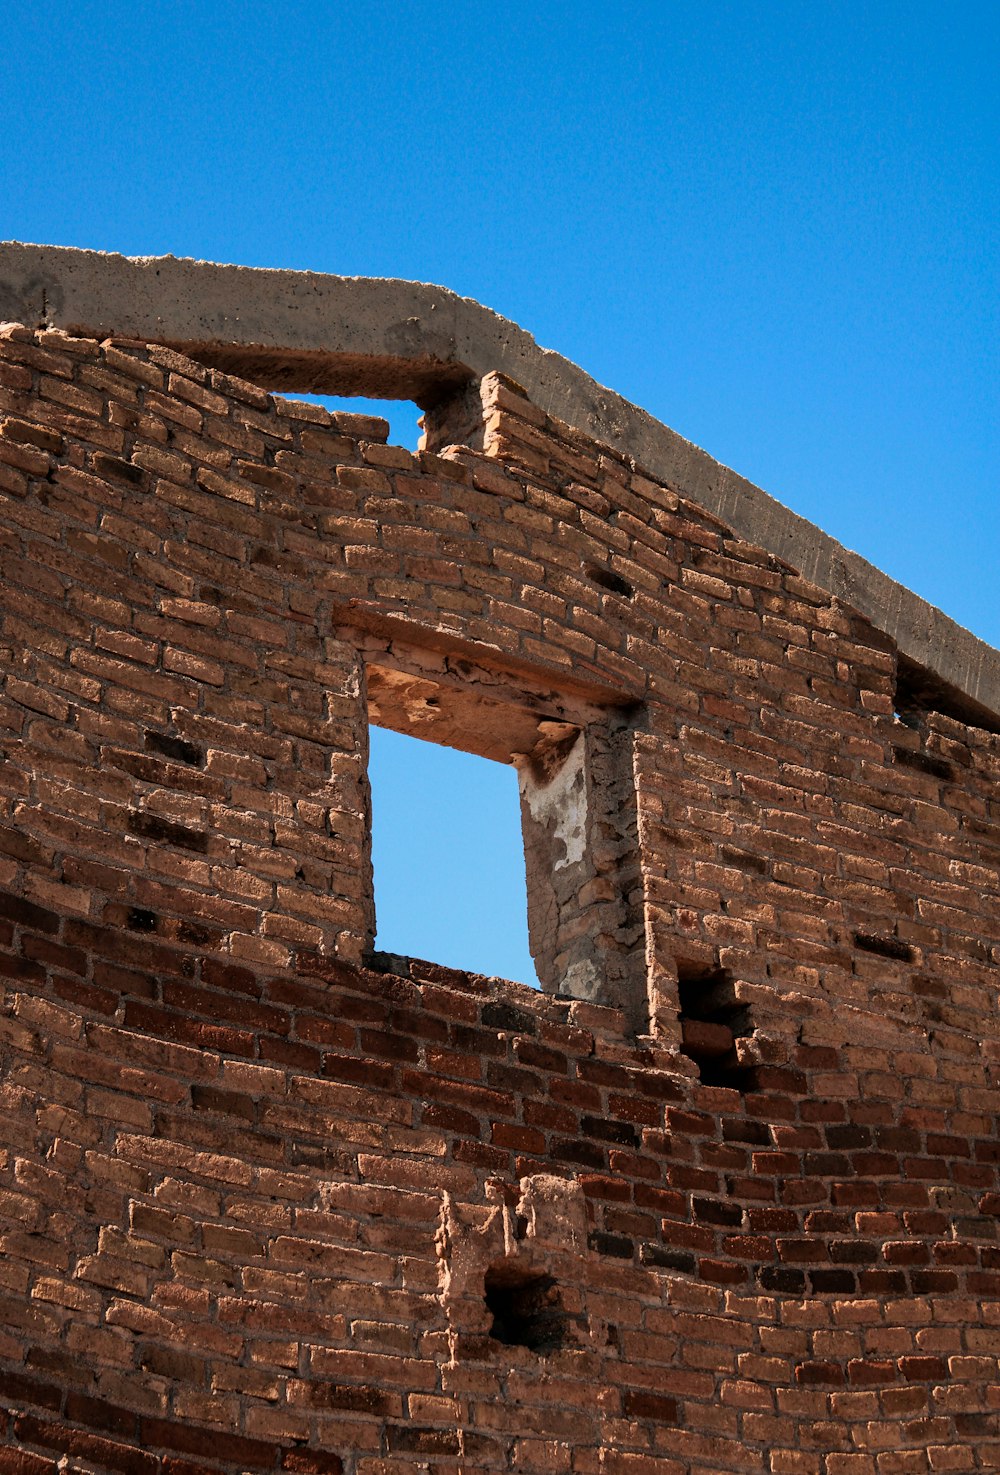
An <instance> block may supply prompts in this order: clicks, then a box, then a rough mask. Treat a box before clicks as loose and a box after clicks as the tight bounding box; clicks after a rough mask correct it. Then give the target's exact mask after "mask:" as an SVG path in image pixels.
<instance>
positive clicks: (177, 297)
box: [0, 241, 1000, 726]
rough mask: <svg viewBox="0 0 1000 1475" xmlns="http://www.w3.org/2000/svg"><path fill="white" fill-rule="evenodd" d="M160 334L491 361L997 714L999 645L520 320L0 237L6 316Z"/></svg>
mask: <svg viewBox="0 0 1000 1475" xmlns="http://www.w3.org/2000/svg"><path fill="white" fill-rule="evenodd" d="M4 320H7V321H16V322H23V323H25V324H27V325H28V326H31V327H34V326H46V327H53V328H62V329H65V330H67V331H69V332H78V333H85V334H87V335H88V336H96V337H99V338H100V337H106V336H109V335H112V334H113V335H117V336H119V337H125V338H137V339H142V340H145V341H150V342H159V343H165V344H169V345H171V346H173V347H175V348H178V349H180V350H182V351H184V352H186V353H189V354H190V355H191V356H192V357H194V358H197V359H200V360H201V361H203V362H206V363H211V364H214V365H216V366H217V367H220V368H224V369H227V370H229V371H230V372H232V373H237V374H242V375H243V377H246V378H249V379H253V380H254V381H255V382H257V383H259V384H261V385H262V386H264V387H265V388H271V389H278V390H295V389H298V390H299V391H301V392H305V391H315V392H321V393H322V392H324V391H325V392H327V393H341V394H345V393H353V394H370V395H374V396H378V397H383V398H389V399H392V398H399V399H415V400H417V402H418V403H421V404H423V405H425V406H427V405H430V404H433V403H434V401H435V400H436V399H439V398H442V397H444V396H445V395H447V394H448V393H450V392H452V391H453V390H454V388H455V387H456V386H458V385H461V384H462V383H464V382H468V381H469V380H472V379H477V378H481V377H482V375H484V374H486V373H489V372H491V371H494V370H497V371H499V372H501V373H503V374H506V375H508V376H509V377H510V378H511V379H513V380H515V381H516V382H517V383H518V384H520V385H521V386H522V387H523V389H524V390H525V391H526V393H527V394H528V397H529V398H530V399H531V401H532V402H533V403H534V404H535V405H536V406H538V408H539V409H541V410H544V411H545V412H546V413H547V414H549V415H551V416H553V418H555V419H558V420H562V421H563V422H565V423H566V424H567V425H569V426H570V427H572V428H573V429H575V430H578V431H580V432H582V433H583V434H584V435H586V436H589V437H591V438H593V439H594V440H596V441H599V442H601V443H603V444H605V445H607V446H609V447H610V448H611V449H612V450H614V451H617V452H618V453H620V454H621V455H624V456H627V457H629V458H630V459H631V460H632V461H634V462H635V464H636V465H637V467H639V468H640V469H641V470H642V471H644V472H646V473H647V474H649V475H650V476H651V477H653V478H655V479H656V480H658V481H663V482H666V483H668V484H669V485H670V486H672V487H673V488H674V489H675V490H677V491H678V492H679V493H680V494H681V495H683V496H685V497H688V498H690V499H691V500H692V501H693V502H696V503H698V504H699V505H700V506H702V507H704V508H705V509H706V510H707V511H709V512H711V513H712V514H713V515H715V516H716V517H718V518H719V519H720V520H721V521H723V522H724V523H726V524H727V525H728V526H729V527H731V528H732V529H733V531H734V532H736V533H738V534H739V535H740V536H741V537H743V538H746V539H748V540H749V541H750V542H752V543H754V544H756V545H757V546H758V547H762V548H765V549H766V550H767V551H768V552H770V553H773V554H775V555H776V556H777V557H779V558H781V559H783V560H784V561H785V562H786V563H788V564H789V565H791V567H792V568H794V569H796V570H798V571H799V572H800V573H801V574H802V575H803V576H804V577H805V578H807V579H809V580H810V581H812V582H813V583H815V584H817V585H819V586H820V587H821V588H823V589H825V590H827V591H829V593H831V594H832V595H834V596H835V597H836V598H838V599H840V600H843V601H844V603H846V604H848V605H850V606H851V607H852V608H854V609H856V610H858V611H859V612H860V613H861V614H863V615H865V616H866V617H867V618H868V619H869V620H871V621H872V623H873V624H874V625H875V626H876V628H878V629H879V630H881V631H883V632H884V633H885V634H886V635H888V636H889V637H890V638H891V639H892V640H894V641H895V642H896V645H897V647H898V649H899V650H900V652H901V654H902V655H903V656H905V657H906V658H908V659H909V660H910V661H912V662H913V663H914V664H915V665H917V666H919V667H922V668H923V669H924V670H926V671H927V672H929V673H930V674H931V676H932V677H933V678H934V679H935V680H936V681H937V682H938V683H940V684H941V685H942V686H943V687H945V688H946V689H948V690H949V691H951V692H953V693H955V695H956V696H957V697H958V698H959V704H960V705H962V700H961V699H964V706H965V709H966V711H967V713H968V715H969V716H970V718H971V719H972V720H974V721H975V720H977V719H979V720H984V721H986V720H987V719H990V720H989V721H987V725H990V726H996V723H997V714H1000V652H998V651H996V650H995V649H994V648H993V647H992V646H990V645H987V644H986V643H985V642H984V641H982V640H979V639H978V638H977V637H976V636H974V635H972V634H971V633H970V632H969V631H967V630H965V629H963V628H962V627H961V626H960V625H958V624H957V623H956V622H955V621H954V620H952V619H950V618H949V617H948V616H947V615H946V614H944V613H943V612H942V611H941V610H939V609H936V608H935V607H934V606H933V605H931V604H928V603H927V602H926V601H925V600H923V599H921V598H920V597H919V596H918V595H916V594H914V593H913V592H912V591H911V590H909V589H907V588H905V587H904V586H903V585H901V584H898V583H896V581H895V580H893V579H891V578H889V577H888V575H886V574H884V573H882V572H881V571H880V570H879V569H877V568H875V567H874V566H873V565H872V564H870V563H868V562H867V561H866V560H865V559H864V558H862V557H860V555H859V554H856V553H852V552H850V551H849V550H848V549H846V548H844V547H843V546H842V545H841V544H840V543H838V542H837V541H836V540H835V539H834V538H831V537H829V536H828V535H827V534H826V533H824V532H822V531H821V529H819V528H818V527H816V526H815V525H814V524H812V523H810V522H807V521H806V519H805V518H803V517H799V516H798V515H797V514H796V513H794V512H791V511H790V510H789V509H788V508H787V507H784V506H783V505H782V504H781V503H780V502H778V501H776V500H775V499H774V498H773V497H771V496H769V495H768V494H767V493H766V492H764V491H762V490H761V488H760V487H758V486H755V485H754V484H753V482H750V481H747V480H746V478H744V477H742V476H739V475H738V474H737V473H736V472H734V471H731V470H730V469H729V468H728V467H726V466H723V465H722V464H721V463H720V462H718V461H716V460H715V459H714V458H713V457H711V456H710V455H708V454H707V452H705V451H703V450H700V449H699V448H698V447H697V446H695V445H692V444H691V442H690V441H687V440H685V439H684V438H683V437H682V436H680V435H678V434H677V433H676V432H675V431H673V430H670V429H669V428H668V427H667V426H666V425H663V424H662V423H661V422H660V421H658V420H656V419H655V418H654V417H653V416H652V415H650V414H648V413H647V412H646V411H645V410H642V409H640V408H639V407H638V406H636V405H633V404H630V403H629V402H628V401H627V400H625V399H623V398H622V396H621V395H618V394H616V393H615V392H614V391H613V390H610V389H606V388H604V387H603V386H602V385H600V384H598V383H596V381H595V380H593V379H592V378H591V377H590V376H589V375H588V374H586V373H585V372H584V371H583V369H581V368H579V366H578V365H576V364H574V363H571V362H570V360H568V359H565V358H563V357H562V356H561V355H560V354H557V353H554V352H552V351H551V350H549V349H544V348H541V347H539V345H538V344H537V343H536V342H535V340H534V338H532V336H531V334H530V333H527V332H526V331H525V330H524V329H523V328H520V327H518V325H517V324H516V323H513V322H510V321H509V320H508V319H506V318H503V317H500V316H499V314H497V313H495V312H493V311H491V310H490V309H489V308H487V307H483V306H481V305H480V304H479V303H478V302H475V301H473V300H472V299H471V298H465V297H459V296H458V295H457V294H456V293H454V292H451V291H449V290H448V289H447V288H444V287H437V286H431V285H427V284H424V283H419V282H407V281H400V280H395V279H389V278H371V277H340V276H331V275H326V274H323V273H318V272H304V271H286V270H273V269H269V268H261V267H246V266H227V265H216V264H214V263H211V262H202V261H192V260H184V259H181V258H177V257H173V256H156V257H125V256H119V255H113V254H111V253H106V252H100V251H87V250H79V249H77V248H74V247H66V246H36V245H28V244H24V243H21V242H16V241H9V242H3V243H0V321H4Z"/></svg>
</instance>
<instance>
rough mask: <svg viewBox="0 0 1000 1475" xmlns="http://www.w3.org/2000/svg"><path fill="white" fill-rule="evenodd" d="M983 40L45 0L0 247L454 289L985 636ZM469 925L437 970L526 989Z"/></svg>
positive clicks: (989, 326) (21, 33)
mask: <svg viewBox="0 0 1000 1475" xmlns="http://www.w3.org/2000/svg"><path fill="white" fill-rule="evenodd" d="M998 43H1000V5H998V4H997V3H996V0H992V3H988V4H987V3H978V0H967V3H961V4H955V3H947V4H946V3H927V0H910V3H905V4H904V3H898V0H879V3H878V4H867V3H860V0H852V3H848V0H827V3H823V0H811V3H805V0H798V3H787V0H773V3H768V4H764V3H757V0H746V3H742V4H738V3H727V0H718V3H716V0H705V3H703V4H697V5H693V4H691V3H687V4H677V3H671V0H661V3H657V4H655V5H654V4H644V3H639V4H635V5H633V6H631V7H627V8H622V7H617V6H611V5H606V4H605V5H598V4H588V3H585V0H582V3H576V4H564V3H552V4H541V5H539V4H537V3H536V4H531V5H528V4H522V3H519V0H514V3H509V4H507V5H505V6H503V7H499V8H498V7H486V6H482V5H477V4H465V5H450V4H437V5H429V4H424V3H420V0H415V3H410V4H408V5H405V6H403V5H390V4H367V5H366V4H360V5H343V4H331V3H327V4H324V5H309V4H297V3H287V4H284V5H281V6H274V5H268V6H264V5H255V4H241V5H236V4H228V3H205V0H200V3H197V4H195V3H191V0H160V3H158V4H156V5H152V4H135V3H129V4H123V3H120V0H111V3H103V4H99V5H97V4H91V3H86V0H77V3H73V4H69V3H61V4H53V3H46V0H35V3H33V4H32V5H30V6H28V5H22V6H16V7H8V13H7V14H5V18H4V52H5V64H4V77H3V85H2V87H0V124H2V128H0V180H2V185H3V188H2V193H0V236H2V237H13V238H17V239H22V240H29V241H43V242H52V243H55V244H64V245H79V246H88V247H95V248H99V249H106V250H116V251H122V252H124V253H126V254H162V253H166V252H172V253H174V254H175V255H179V256H198V257H206V258H210V259H214V260H219V261H238V262H242V263H246V264H251V265H262V266H287V267H303V268H312V269H316V270H324V271H332V272H340V273H346V274H359V275H385V276H400V277H409V278H414V279H419V280H423V281H433V282H439V283H442V284H443V285H445V286H448V287H451V288H453V289H454V290H456V291H458V292H461V293H463V294H466V295H469V296H472V297H475V298H478V299H479V300H480V301H482V302H485V303H487V304H488V305H489V306H491V307H493V308H495V309H496V310H497V311H498V312H501V313H503V314H505V315H506V316H508V317H511V318H514V319H515V320H516V321H517V322H519V323H520V324H521V325H522V326H523V327H525V328H527V329H528V330H529V331H531V332H532V333H533V334H534V335H535V337H536V338H537V339H538V340H539V342H541V343H542V344H544V345H546V346H547V347H552V348H556V349H558V350H559V351H560V352H562V353H564V354H566V355H567V356H568V357H569V358H571V359H574V360H576V361H577V362H578V363H580V364H582V365H583V367H584V368H586V369H587V370H588V371H589V372H590V373H591V374H593V375H594V376H595V377H596V378H597V379H599V380H601V381H602V382H604V383H607V384H610V385H611V386H613V387H614V388H615V389H617V390H619V391H620V392H621V393H623V394H625V395H627V396H628V397H629V398H630V399H633V400H635V401H636V402H638V403H639V404H641V405H643V406H644V407H645V408H646V409H648V410H650V411H651V412H652V413H653V414H655V415H657V416H659V417H660V418H661V419H662V420H664V421H666V423H667V424H669V425H671V426H672V427H673V428H674V429H675V430H678V431H680V432H681V434H683V435H685V436H687V437H689V438H690V439H692V440H694V441H696V442H698V443H699V444H701V445H703V446H705V447H706V449H707V450H709V451H711V452H712V454H713V455H715V456H717V457H718V458H719V459H720V460H722V461H724V462H726V463H728V464H729V465H732V466H734V467H735V468H736V469H737V470H738V471H740V472H742V473H743V474H744V475H746V476H749V477H750V478H751V479H752V480H754V481H756V482H758V483H759V484H760V485H762V486H764V487H765V488H766V489H767V490H768V491H769V492H771V493H772V494H773V495H774V496H776V497H778V498H779V499H780V500H781V501H783V502H785V503H786V504H787V505H789V506H791V507H793V508H794V509H795V510H796V511H797V512H800V513H802V514H803V515H804V516H806V517H808V518H810V519H812V520H813V521H815V522H817V523H818V524H820V525H821V526H822V527H823V528H825V529H826V530H827V531H828V532H830V533H832V534H833V535H834V536H835V537H838V538H840V539H841V541H843V542H845V543H846V544H848V545H849V546H850V547H853V548H856V549H857V550H858V551H859V552H861V553H862V554H864V555H865V556H866V557H868V558H869V559H871V560H872V561H873V562H874V563H876V564H878V565H880V566H881V567H882V568H884V569H885V570H886V571H887V572H889V573H891V574H892V575H893V576H894V577H896V578H898V579H900V580H901V581H902V582H904V583H906V584H908V585H909V586H910V587H911V588H913V589H915V590H916V591H917V592H918V593H920V594H922V595H923V596H924V597H925V598H928V599H930V600H931V601H932V602H933V603H935V604H938V605H940V606H941V607H942V608H944V609H946V610H947V611H948V612H949V614H951V615H952V616H954V618H956V619H957V620H959V621H960V622H961V623H962V624H965V625H967V626H968V627H969V628H971V629H972V630H974V631H975V632H976V633H977V634H979V635H981V636H983V637H984V638H985V639H987V640H989V641H991V642H992V643H994V644H1000V599H998V597H997V578H996V568H997V562H998V559H1000V503H998V495H997V494H998V480H1000V479H998V461H1000V457H998V421H1000V417H998V398H1000V396H998V387H1000V362H998V347H997V345H998V328H1000V323H998V316H1000V314H998V286H997V283H998V265H1000V263H998V254H1000V253H998V232H1000V224H998V222H1000V208H998V206H1000V200H998V195H1000V145H998V136H1000V130H998V122H1000V118H998V111H1000V106H998V96H1000V88H998V87H997V82H996V79H997V76H998V75H1000V65H998V64H1000V44H998ZM400 423H401V425H403V426H404V429H403V430H402V431H401V434H402V435H405V434H407V433H408V432H407V431H406V429H405V425H406V421H405V417H404V418H403V420H402V421H401V422H400ZM401 761H403V760H398V759H394V760H393V762H401ZM501 776H502V778H503V779H505V780H508V781H511V782H512V778H511V775H510V774H508V773H506V772H502V771H501ZM411 787H413V785H412V783H411ZM473 792H474V793H477V794H478V793H479V785H478V781H475V782H474V784H473ZM476 802H479V801H478V800H477V801H476ZM504 802H505V803H506V804H507V807H508V808H510V807H512V801H510V802H508V801H504ZM390 807H394V805H389V804H388V802H387V803H386V804H385V805H383V809H386V808H390ZM459 807H460V808H461V807H465V808H468V805H460V806H459ZM412 834H413V828H412V827H411V830H410V831H408V832H407V836H406V837H397V838H395V839H392V840H389V841H387V842H385V843H386V847H387V853H389V854H392V855H396V856H397V857H398V855H399V854H401V853H403V852H405V851H406V850H407V849H412V848H413V840H412ZM376 838H378V836H377V837H376ZM512 843H513V844H514V845H515V847H516V838H515V840H514V841H510V840H509V839H508V840H503V841H502V843H501V841H500V840H499V839H498V840H497V845H498V848H499V850H500V851H501V852H504V853H506V851H507V850H509V848H510V845H511V844H512ZM449 849H451V850H452V851H453V850H454V844H452V845H451V846H450V847H448V846H446V847H445V852H447V851H448V850H449ZM445 858H446V857H444V856H442V854H440V853H439V854H438V855H437V856H436V858H430V859H428V858H425V859H424V860H423V861H422V862H421V864H420V866H419V868H418V869H419V872H420V873H421V874H422V875H425V876H426V874H428V870H429V869H430V871H431V872H432V873H433V874H435V875H439V876H441V877H442V878H444V877H445V874H446V873H445V870H444V865H445ZM515 861H516V856H515ZM376 866H377V868H378V856H376ZM382 870H383V872H384V873H385V874H386V875H388V862H385V863H383V867H382ZM377 879H378V877H377ZM400 884H401V887H402V893H403V900H402V902H401V904H405V899H406V898H405V893H406V890H407V883H406V882H405V881H404V882H402V883H400ZM410 890H411V891H412V892H413V893H414V894H416V886H415V883H412V882H411V883H410ZM441 890H442V891H444V892H450V890H451V883H450V882H448V883H447V884H445V882H444V881H443V880H442V886H441ZM379 894H380V896H382V897H383V901H384V906H383V911H384V914H385V916H386V917H388V915H389V911H390V902H391V904H392V905H393V906H394V905H395V904H396V903H395V900H394V899H393V897H391V896H390V894H389V890H388V889H384V890H383V891H380V893H379ZM490 894H491V896H492V897H493V898H495V896H496V890H495V887H494V889H493V891H492V892H491V893H490ZM512 905H513V904H512ZM517 905H520V903H517ZM514 909H515V910H516V906H515V908H514ZM417 910H418V911H419V914H420V917H421V918H423V917H424V916H425V915H426V913H427V911H428V902H427V900H426V898H424V900H423V901H421V902H420V903H419V907H418V909H417ZM455 910H456V912H458V913H460V914H464V913H465V912H466V911H467V907H466V906H465V905H464V904H462V905H459V906H458V907H457V908H456V909H455ZM399 925H400V931H401V935H400V936H395V935H393V936H391V937H389V936H388V935H387V936H386V937H385V938H383V937H382V934H381V931H380V941H384V942H385V945H386V946H389V947H393V948H394V949H396V950H399V951H414V952H417V951H420V949H419V948H417V947H408V946H407V941H406V940H407V937H408V936H409V935H410V933H409V932H408V931H407V929H408V928H411V927H412V926H413V925H414V918H411V919H410V921H407V920H406V919H405V916H404V919H403V920H402V921H401V923H400V924H399ZM445 930H446V931H447V932H448V935H449V938H450V939H451V940H452V941H453V940H454V939H455V938H456V937H457V936H458V932H459V928H458V925H457V922H456V920H455V917H454V916H453V917H452V918H451V920H450V921H448V922H447V923H446V924H445ZM484 930H485V929H484V927H483V926H482V925H472V926H471V927H470V929H469V938H468V948H467V952H465V953H463V955H462V956H461V957H453V958H451V959H445V958H444V957H443V956H441V949H440V947H439V948H438V952H437V953H436V954H433V953H432V955H434V956H438V957H439V958H440V960H441V961H455V962H460V963H466V964H468V965H469V966H479V967H483V968H485V969H487V971H499V972H509V973H512V974H514V975H515V976H523V975H524V972H525V967H526V965H525V963H524V956H523V944H521V943H519V944H518V947H520V949H521V951H520V952H519V953H518V954H517V957H518V958H519V959H520V961H516V960H515V961H508V960H507V959H506V957H504V958H501V959H499V960H498V961H496V962H493V961H491V960H490V959H489V958H485V959H481V958H479V956H478V955H477V956H472V954H473V952H474V950H475V947H476V946H478V943H477V942H476V938H477V937H479V938H481V937H482V935H483V933H484ZM459 945H460V947H465V946H466V943H465V942H464V941H462V942H460V944H459ZM423 946H424V944H421V947H423ZM433 946H434V940H433V938H432V939H431V940H430V942H429V943H428V944H427V947H429V948H433ZM442 946H443V944H442Z"/></svg>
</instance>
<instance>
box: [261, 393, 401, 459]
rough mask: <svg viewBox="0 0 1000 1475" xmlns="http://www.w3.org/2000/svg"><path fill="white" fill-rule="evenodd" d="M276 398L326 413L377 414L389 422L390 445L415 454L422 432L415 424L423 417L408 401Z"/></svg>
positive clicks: (326, 396)
mask: <svg viewBox="0 0 1000 1475" xmlns="http://www.w3.org/2000/svg"><path fill="white" fill-rule="evenodd" d="M276 398H282V399H290V400H299V401H300V402H302V403H304V404H307V405H322V406H323V408H324V409H326V410H342V411H344V412H346V413H347V414H350V415H381V417H382V419H383V420H388V422H389V440H388V444H389V445H390V446H402V447H403V448H404V450H407V451H415V450H416V449H417V443H418V441H419V440H420V437H421V435H422V433H423V431H422V427H421V426H420V425H419V424H418V423H417V422H418V420H419V419H420V417H421V415H422V414H423V410H422V409H421V408H420V406H419V405H415V404H414V403H413V401H412V400H409V399H365V398H364V397H363V396H361V395H346V394H299V392H298V391H297V390H296V391H295V392H293V393H289V394H284V395H281V396H276Z"/></svg>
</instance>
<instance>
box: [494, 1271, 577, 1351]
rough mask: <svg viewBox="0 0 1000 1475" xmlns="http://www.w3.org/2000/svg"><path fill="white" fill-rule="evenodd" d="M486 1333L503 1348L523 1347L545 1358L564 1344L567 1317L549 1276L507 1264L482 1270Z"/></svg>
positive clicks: (556, 1289) (557, 1289)
mask: <svg viewBox="0 0 1000 1475" xmlns="http://www.w3.org/2000/svg"><path fill="white" fill-rule="evenodd" d="M486 1307H487V1310H488V1311H489V1312H490V1314H491V1316H492V1317H493V1322H492V1325H491V1326H490V1336H491V1337H492V1339H493V1341H494V1342H501V1343H502V1344H503V1345H504V1346H505V1347H527V1348H528V1350H529V1351H531V1352H537V1353H539V1354H540V1356H542V1357H545V1356H546V1355H547V1354H548V1353H550V1352H558V1351H559V1350H560V1348H562V1347H564V1346H565V1345H566V1341H567V1337H568V1333H569V1324H570V1318H569V1317H568V1316H567V1314H566V1312H565V1311H564V1310H563V1307H562V1304H561V1300H560V1296H559V1287H558V1286H557V1284H556V1282H555V1280H554V1279H553V1278H552V1276H551V1275H539V1274H531V1273H527V1272H525V1271H523V1270H515V1269H513V1268H512V1267H510V1266H509V1265H507V1264H500V1265H496V1266H493V1267H492V1268H491V1269H490V1270H488V1271H487V1272H486Z"/></svg>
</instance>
